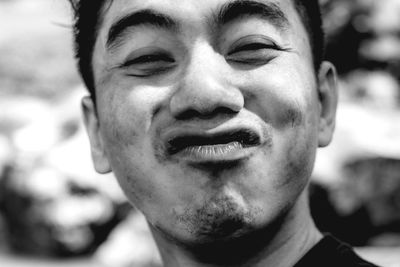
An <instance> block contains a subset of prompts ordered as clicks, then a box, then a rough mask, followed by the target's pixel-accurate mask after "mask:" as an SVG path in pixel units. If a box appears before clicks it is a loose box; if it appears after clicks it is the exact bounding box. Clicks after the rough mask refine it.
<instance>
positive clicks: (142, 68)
mask: <svg viewBox="0 0 400 267" xmlns="http://www.w3.org/2000/svg"><path fill="white" fill-rule="evenodd" d="M175 63H176V62H175V59H174V58H173V57H172V56H170V55H169V54H166V53H154V54H145V55H140V56H137V57H135V58H132V59H128V60H127V61H126V62H124V63H123V64H122V65H121V67H122V68H123V69H125V70H126V71H127V74H128V75H129V76H136V77H148V76H152V75H157V74H161V73H163V72H165V71H168V70H169V69H171V68H173V67H174V66H175Z"/></svg>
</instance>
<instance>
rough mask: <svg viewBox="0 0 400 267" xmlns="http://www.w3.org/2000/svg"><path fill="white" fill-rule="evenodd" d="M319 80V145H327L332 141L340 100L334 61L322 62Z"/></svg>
mask: <svg viewBox="0 0 400 267" xmlns="http://www.w3.org/2000/svg"><path fill="white" fill-rule="evenodd" d="M318 81H319V84H318V95H319V102H320V119H319V133H318V145H319V147H325V146H327V145H329V143H330V142H331V141H332V136H333V132H334V130H335V122H336V108H337V102H338V90H337V74H336V69H335V66H333V64H332V63H330V62H327V61H324V62H323V63H322V64H321V68H320V72H319V75H318Z"/></svg>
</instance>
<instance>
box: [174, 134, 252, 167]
mask: <svg viewBox="0 0 400 267" xmlns="http://www.w3.org/2000/svg"><path fill="white" fill-rule="evenodd" d="M258 145H260V136H259V134H258V133H257V132H255V131H253V130H250V129H237V130H233V131H226V132H220V133H215V134H207V133H200V134H197V133H181V134H179V135H177V136H174V137H173V138H171V139H170V140H169V141H168V142H167V153H168V154H169V155H172V156H173V155H180V156H182V157H186V158H189V159H191V160H195V161H221V160H222V161H229V160H234V159H237V158H240V157H244V156H245V154H246V153H245V150H246V149H248V148H251V147H255V146H258Z"/></svg>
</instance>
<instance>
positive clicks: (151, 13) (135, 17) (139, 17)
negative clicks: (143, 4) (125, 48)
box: [106, 9, 178, 49]
mask: <svg viewBox="0 0 400 267" xmlns="http://www.w3.org/2000/svg"><path fill="white" fill-rule="evenodd" d="M143 25H148V26H154V27H158V28H164V29H168V30H172V31H176V30H177V28H178V23H177V22H176V21H175V20H174V19H172V18H171V17H169V16H167V15H165V14H162V13H159V12H157V11H155V10H152V9H144V10H140V11H137V12H134V13H131V14H128V15H126V16H124V17H122V18H120V19H118V20H117V21H116V22H114V23H113V24H112V26H111V27H110V30H109V31H108V36H107V43H106V45H107V48H108V49H112V48H113V47H116V46H118V45H119V44H121V42H122V41H123V40H122V37H123V35H124V34H125V33H126V32H127V30H128V29H130V28H132V27H138V26H143Z"/></svg>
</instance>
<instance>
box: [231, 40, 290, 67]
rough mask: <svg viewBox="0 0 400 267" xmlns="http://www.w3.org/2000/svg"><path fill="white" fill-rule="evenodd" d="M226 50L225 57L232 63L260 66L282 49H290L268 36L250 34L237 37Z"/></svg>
mask: <svg viewBox="0 0 400 267" xmlns="http://www.w3.org/2000/svg"><path fill="white" fill-rule="evenodd" d="M232 47H233V48H232V49H231V50H229V51H228V53H227V55H226V59H227V61H229V62H232V63H238V64H248V65H254V66H260V65H264V64H266V63H268V62H269V61H271V60H272V59H274V58H276V57H277V56H278V55H279V53H278V52H282V51H290V49H288V48H284V47H282V46H280V45H278V44H276V43H275V42H274V41H272V40H271V39H269V38H266V37H264V36H260V35H251V36H246V37H244V38H241V39H239V40H238V41H237V42H235V43H234V45H233V46H232Z"/></svg>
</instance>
